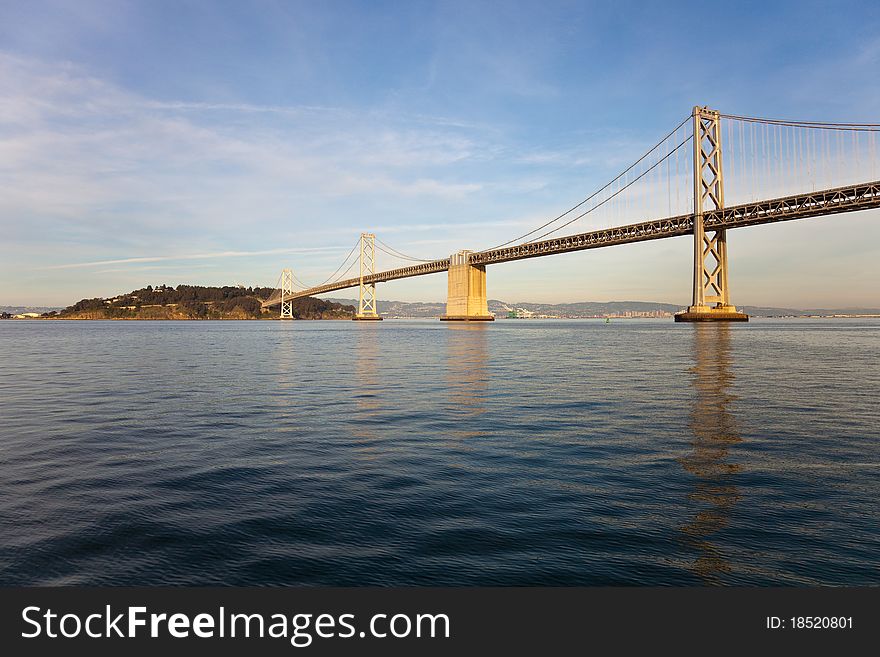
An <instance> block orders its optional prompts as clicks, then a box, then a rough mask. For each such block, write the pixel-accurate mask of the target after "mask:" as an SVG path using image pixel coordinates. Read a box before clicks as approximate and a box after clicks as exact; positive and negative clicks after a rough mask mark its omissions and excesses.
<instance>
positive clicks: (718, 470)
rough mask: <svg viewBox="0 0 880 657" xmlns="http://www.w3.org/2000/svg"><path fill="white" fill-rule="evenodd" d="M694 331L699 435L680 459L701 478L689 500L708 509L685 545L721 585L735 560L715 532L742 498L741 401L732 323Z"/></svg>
mask: <svg viewBox="0 0 880 657" xmlns="http://www.w3.org/2000/svg"><path fill="white" fill-rule="evenodd" d="M693 331H694V332H693V341H694V349H693V353H694V355H695V363H694V366H693V367H692V368H691V370H690V371H691V374H692V375H693V379H692V381H693V386H694V401H693V409H692V411H691V431H692V432H693V437H692V439H691V451H690V453H688V454H687V455H686V456H685V457H683V458H681V459H680V461H679V462H680V463H681V465H682V467H684V469H685V470H686V471H687V472H689V473H690V474H691V475H693V476H694V477H695V478H696V480H695V483H694V488H693V490H692V491H691V492H690V493H689V494H688V496H687V497H688V501H689V502H690V503H691V504H692V505H699V506H700V507H702V510H701V511H699V512H698V513H697V514H696V515H695V516H694V518H693V519H692V520H691V521H690V522H688V523H687V524H685V525H684V526H682V527H681V528H680V529H681V532H682V534H683V536H684V541H685V543H686V544H687V545H689V546H690V547H691V548H693V549H694V550H696V551H697V556H696V558H695V560H694V561H693V562H692V563H691V564H690V566H689V567H690V569H691V570H692V571H693V572H694V573H695V574H696V575H697V576H699V577H700V578H701V579H703V580H704V581H705V582H706V583H707V584H714V583H719V584H720V583H721V582H720V580H719V577H718V576H719V575H723V574H724V573H726V572H728V571H729V570H730V564H729V563H728V560H727V558H726V557H725V554H724V549H723V547H722V546H721V545H719V543H718V541H717V540H716V541H713V536H715V535H716V534H717V533H718V532H720V531H722V530H723V529H724V528H725V527H727V525H728V522H729V520H730V514H731V512H732V510H733V507H734V506H735V505H736V503H737V502H738V501H739V499H740V497H741V495H740V493H739V490H738V489H737V486H736V475H737V473H738V472H739V471H740V466H739V465H738V464H736V463H732V462H731V461H730V459H729V457H730V454H729V451H730V448H731V447H732V446H733V445H736V444H737V443H739V442H741V440H742V439H741V438H740V437H739V433H738V430H737V426H736V420H735V418H734V416H733V411H732V408H731V407H732V405H733V402H734V400H735V397H734V396H733V394H732V393H731V392H730V387H731V385H732V383H733V378H734V374H733V369H732V358H731V353H730V351H731V349H730V331H731V327H730V326H729V325H728V324H724V323H718V324H714V323H710V324H697V325H695V326H694V327H693Z"/></svg>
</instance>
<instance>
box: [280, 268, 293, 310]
mask: <svg viewBox="0 0 880 657" xmlns="http://www.w3.org/2000/svg"><path fill="white" fill-rule="evenodd" d="M292 295H293V270H292V269H282V270H281V319H293V299H291V298H290V297H291V296H292ZM285 296H286V297H287V300H286V301H285V299H284V297H285Z"/></svg>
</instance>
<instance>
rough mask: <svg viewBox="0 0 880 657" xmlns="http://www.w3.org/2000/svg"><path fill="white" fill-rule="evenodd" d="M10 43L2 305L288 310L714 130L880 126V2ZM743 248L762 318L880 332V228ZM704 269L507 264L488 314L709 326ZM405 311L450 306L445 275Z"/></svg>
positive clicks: (288, 18)
mask: <svg viewBox="0 0 880 657" xmlns="http://www.w3.org/2000/svg"><path fill="white" fill-rule="evenodd" d="M707 11H708V13H706V12H707ZM840 16H859V19H858V21H854V20H845V21H842V20H840ZM0 17H2V20H0V236H2V245H3V249H2V258H0V305H40V306H66V305H68V304H71V303H73V302H74V301H77V300H79V299H81V298H87V297H109V296H113V295H115V294H118V293H121V292H126V291H130V290H132V289H135V288H139V287H143V286H145V285H147V284H153V285H156V284H161V283H167V284H169V285H177V284H181V283H184V284H197V285H230V284H244V285H246V286H251V285H254V286H257V285H259V286H271V285H273V284H274V283H275V281H276V280H277V277H278V273H279V271H280V269H281V268H282V267H292V268H293V269H294V271H295V272H296V274H297V276H298V277H299V278H300V279H302V280H303V281H305V282H306V283H310V284H311V283H319V282H321V281H322V280H324V279H325V278H327V277H328V276H329V275H330V274H331V273H332V272H333V271H334V269H336V267H337V265H338V264H339V263H340V262H341V261H342V259H343V258H344V257H345V255H346V254H347V253H348V252H349V249H350V248H351V246H352V245H353V244H354V242H355V240H356V239H357V237H358V235H359V234H360V232H361V231H364V230H369V231H372V232H375V233H376V234H377V235H378V236H379V237H380V238H381V239H383V240H384V241H385V242H387V243H389V244H391V245H392V246H393V247H395V248H397V249H400V250H401V251H403V252H405V253H408V254H414V255H416V256H419V257H423V258H442V257H446V256H448V255H449V254H450V253H453V252H455V251H457V250H459V249H464V248H469V249H474V250H479V249H483V248H488V247H491V246H493V245H495V244H498V243H499V242H502V241H505V240H507V239H509V238H511V237H514V236H516V235H518V234H520V233H523V232H525V231H526V230H529V229H531V228H533V227H535V226H537V225H539V224H541V223H543V222H544V221H546V220H547V219H549V218H552V217H554V216H556V215H557V214H559V212H560V211H562V210H565V209H567V208H568V207H570V206H571V205H572V204H573V203H576V202H578V201H579V200H581V199H583V198H584V197H585V196H586V195H588V194H589V193H591V192H592V191H594V190H595V189H596V188H597V187H599V186H601V185H603V184H604V183H606V182H607V181H608V180H609V179H610V178H612V177H613V176H614V175H616V174H617V173H619V171H620V170H621V168H623V167H625V166H626V165H628V164H629V163H630V162H632V161H633V160H634V159H635V158H636V157H638V156H639V155H641V153H642V152H644V150H645V149H646V148H647V147H649V146H651V145H652V144H653V143H654V142H656V141H657V139H658V138H660V137H661V136H663V135H664V134H665V133H666V132H668V131H669V130H670V129H671V128H672V127H673V126H674V125H675V124H676V123H678V122H679V121H680V120H681V119H682V118H684V116H686V115H687V114H688V113H689V112H690V109H691V107H692V106H693V105H695V104H700V105H703V104H705V105H709V106H710V107H714V108H717V109H721V110H723V111H726V112H730V113H735V114H747V115H752V116H772V117H785V118H793V119H814V120H823V121H835V120H846V121H861V122H873V123H877V122H880V90H878V88H877V85H875V84H871V83H869V82H868V83H866V81H870V80H873V79H874V78H875V77H876V71H877V70H878V66H880V36H878V35H880V29H878V28H880V10H878V8H877V6H876V3H869V2H840V3H834V4H833V5H829V4H823V3H803V2H770V3H760V4H756V3H730V4H725V5H724V6H720V5H719V6H713V7H711V8H707V7H706V5H705V4H704V3H687V2H678V3H674V4H672V3H670V4H663V5H660V4H653V3H635V2H633V3H627V2H622V3H621V2H619V3H613V4H612V3H583V2H549V3H543V2H542V3H537V2H511V3H479V2H443V3H439V2H406V3H404V2H370V3H366V2H333V3H309V2H286V3H271V2H252V3H243V2H210V3H207V2H205V3H202V2H113V3H111V2H92V1H87V0H84V1H81V2H76V3H70V2H46V1H37V2H28V3H20V2H7V1H3V0H0ZM699 17H703V18H704V19H705V20H706V21H711V23H712V30H713V35H712V43H711V47H709V46H707V45H706V44H705V43H704V42H703V41H702V40H701V37H700V35H697V34H694V30H695V29H697V28H699V20H700V18H699ZM817 24H821V25H822V31H821V34H816V31H815V26H816V25H817ZM816 90H823V91H821V92H817V91H816ZM828 90H833V93H829V92H828ZM590 227H591V226H589V224H584V225H583V226H580V228H581V229H583V230H588V229H589V228H590ZM729 241H730V246H729V249H730V254H731V270H730V277H731V280H730V285H731V290H732V296H733V302H734V303H736V304H738V305H753V306H774V307H786V308H836V307H878V306H880V286H878V285H877V281H878V280H880V211H868V212H860V213H855V214H852V215H843V216H836V217H835V216H832V217H827V218H820V219H810V220H804V221H796V222H791V223H786V224H780V225H769V226H763V227H756V228H743V229H737V230H735V231H731V232H730V235H729ZM692 249H693V247H692V241H691V240H690V239H689V238H675V239H672V240H660V241H657V242H646V243H640V244H631V245H626V246H620V247H614V248H610V249H601V250H595V251H588V252H580V253H574V254H568V255H560V256H554V257H552V258H545V259H539V260H534V261H519V262H514V263H507V264H500V265H493V266H492V267H490V268H489V274H488V296H489V297H490V298H492V299H508V300H512V301H516V302H519V301H521V300H528V301H533V302H543V303H564V302H578V301H611V300H639V301H656V302H663V303H680V304H682V305H687V303H689V300H690V290H691V275H692V274H691V268H692V262H691V260H692ZM381 264H382V263H381V262H380V265H381ZM378 294H379V298H380V299H383V298H388V299H395V300H400V301H441V300H443V299H445V296H446V277H445V276H444V275H442V274H440V275H432V276H428V277H423V278H416V279H409V280H406V281H399V282H390V283H386V284H383V285H381V286H380V287H379V290H378ZM327 296H340V295H339V293H336V294H330V295H327Z"/></svg>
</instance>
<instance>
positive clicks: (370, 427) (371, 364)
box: [352, 322, 381, 458]
mask: <svg viewBox="0 0 880 657" xmlns="http://www.w3.org/2000/svg"><path fill="white" fill-rule="evenodd" d="M376 324H377V323H374V322H357V323H356V329H355V334H356V335H357V338H356V342H357V349H356V350H355V351H356V354H357V355H356V357H355V361H354V373H355V383H356V388H355V390H354V402H355V417H356V421H355V422H354V423H353V431H352V434H353V436H352V437H353V442H355V443H358V444H359V445H358V447H356V448H355V449H356V451H358V452H360V453H361V456H364V457H367V458H370V457H371V456H372V455H374V454H375V452H376V451H377V448H376V443H377V439H378V436H377V434H376V431H375V429H374V425H376V424H377V423H378V421H379V395H380V393H381V390H380V387H381V386H380V380H379V335H378V331H379V327H378V326H376Z"/></svg>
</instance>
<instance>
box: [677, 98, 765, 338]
mask: <svg viewBox="0 0 880 657" xmlns="http://www.w3.org/2000/svg"><path fill="white" fill-rule="evenodd" d="M693 120H694V296H693V303H692V304H691V306H690V307H688V309H687V310H686V311H684V312H680V313H677V314H676V315H675V321H676V322H712V321H726V322H747V321H749V316H748V315H746V314H745V313H741V312H739V311H737V309H736V306H732V305H730V292H729V290H728V286H727V233H726V231H724V230H716V231H712V235H709V234H707V232H706V231H705V230H704V228H703V216H704V213H705V211H706V210H716V209H721V208H723V207H724V174H723V171H722V166H721V116H720V114H719V113H718V111H716V110H710V109H707V108H705V107H694V112H693Z"/></svg>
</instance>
